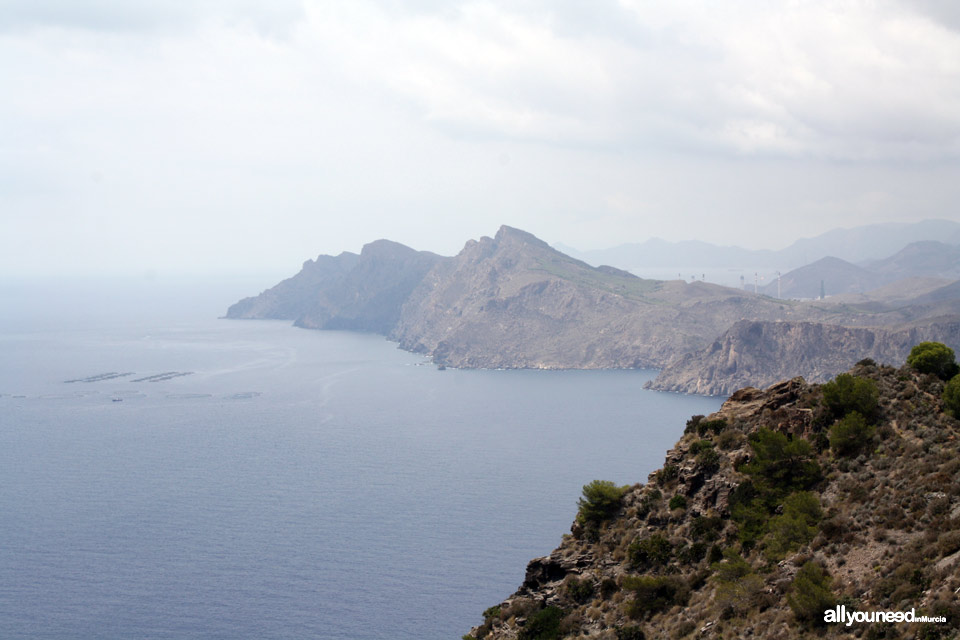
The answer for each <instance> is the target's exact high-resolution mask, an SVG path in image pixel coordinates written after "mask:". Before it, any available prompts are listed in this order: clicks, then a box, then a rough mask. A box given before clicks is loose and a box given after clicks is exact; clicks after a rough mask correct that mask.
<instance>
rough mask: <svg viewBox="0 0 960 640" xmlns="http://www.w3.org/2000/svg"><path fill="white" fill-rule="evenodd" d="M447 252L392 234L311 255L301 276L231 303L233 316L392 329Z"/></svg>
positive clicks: (317, 326) (321, 325) (302, 324)
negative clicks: (352, 249) (355, 247)
mask: <svg viewBox="0 0 960 640" xmlns="http://www.w3.org/2000/svg"><path fill="white" fill-rule="evenodd" d="M443 259H444V258H442V257H441V256H438V255H436V254H434V253H430V252H428V251H415V250H413V249H411V248H409V247H406V246H404V245H402V244H399V243H396V242H391V241H389V240H377V241H376V242H371V243H370V244H368V245H365V246H364V247H363V250H362V251H361V252H360V255H359V256H358V255H356V254H353V253H342V254H340V255H339V256H336V257H332V256H320V257H319V258H317V260H316V261H311V260H308V261H307V262H305V263H304V265H303V269H301V271H300V273H298V274H297V275H296V276H294V277H292V278H290V279H288V280H284V281H283V282H281V283H280V284H278V285H277V286H275V287H273V288H271V289H268V290H266V291H264V292H263V293H261V294H260V295H259V296H256V297H253V298H246V299H244V300H241V301H240V302H238V303H237V304H235V305H233V306H232V307H230V309H229V310H228V311H227V317H228V318H278V319H287V320H294V321H295V322H294V323H295V324H296V325H297V326H299V327H305V328H309V329H350V330H354V331H370V332H375V333H382V334H387V333H388V332H390V330H391V329H393V327H394V325H396V323H397V320H398V319H399V317H400V309H401V308H402V306H403V303H404V302H405V301H406V299H407V297H408V296H409V295H410V293H411V292H412V291H413V290H414V288H416V286H417V285H418V284H420V281H421V280H423V277H424V275H426V274H427V272H428V271H430V269H432V268H433V267H434V266H435V265H436V264H437V263H439V262H441V261H442V260H443Z"/></svg>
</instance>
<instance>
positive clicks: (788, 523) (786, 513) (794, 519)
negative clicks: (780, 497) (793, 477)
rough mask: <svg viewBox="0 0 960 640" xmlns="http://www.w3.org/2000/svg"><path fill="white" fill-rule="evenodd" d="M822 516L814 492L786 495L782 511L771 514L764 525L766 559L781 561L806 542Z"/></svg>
mask: <svg viewBox="0 0 960 640" xmlns="http://www.w3.org/2000/svg"><path fill="white" fill-rule="evenodd" d="M822 517H823V512H822V511H821V510H820V501H819V500H818V499H817V497H816V496H815V495H814V494H812V493H807V492H801V493H795V494H793V495H791V496H789V497H788V498H787V499H786V501H785V502H784V504H783V514H782V515H778V516H774V517H773V518H771V519H770V522H769V523H768V524H767V530H768V531H769V533H768V534H767V536H766V538H765V539H764V555H766V557H767V559H768V560H773V561H776V560H780V559H782V558H783V557H784V556H785V555H786V554H788V553H790V552H792V551H796V550H797V549H799V548H800V547H802V546H803V545H805V544H807V543H808V542H810V541H811V540H813V538H814V536H816V535H817V527H816V525H817V523H818V522H820V519H821V518H822Z"/></svg>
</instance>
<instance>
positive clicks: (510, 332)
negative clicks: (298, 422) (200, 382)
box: [227, 226, 960, 394]
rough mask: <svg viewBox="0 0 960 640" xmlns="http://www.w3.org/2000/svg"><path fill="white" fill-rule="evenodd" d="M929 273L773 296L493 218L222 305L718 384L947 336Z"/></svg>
mask: <svg viewBox="0 0 960 640" xmlns="http://www.w3.org/2000/svg"><path fill="white" fill-rule="evenodd" d="M950 255H951V256H952V255H953V254H950ZM947 258H950V256H947ZM950 259H952V258H950ZM945 260H946V258H945ZM942 262H944V261H943V260H941V261H940V262H937V264H940V263H942ZM944 264H946V263H944ZM951 264H952V263H951ZM941 266H942V265H941ZM942 282H943V281H939V280H937V281H925V284H924V285H923V286H924V288H922V289H916V287H915V286H913V285H911V286H908V287H907V289H912V291H909V292H905V291H903V290H902V289H903V287H900V288H898V289H897V290H896V291H892V292H889V291H888V292H887V293H886V294H885V296H886V297H884V296H879V297H878V296H864V295H846V296H839V297H838V298H837V299H836V300H835V301H830V300H828V301H813V302H797V301H785V300H783V301H781V300H774V299H772V298H769V297H767V296H758V295H754V294H752V293H748V292H744V291H740V290H737V289H731V288H728V287H721V286H718V285H712V284H707V283H704V282H693V283H686V282H684V281H681V280H673V281H660V280H646V279H641V278H638V277H636V276H634V275H632V274H630V273H628V272H626V271H621V270H619V269H615V268H613V267H591V266H590V265H588V264H586V263H584V262H581V261H579V260H576V259H574V258H571V257H569V256H567V255H565V254H563V253H560V252H559V251H556V250H555V249H553V248H551V247H550V246H549V245H547V244H546V243H545V242H542V241H541V240H538V239H537V238H536V237H534V236H533V235H531V234H529V233H526V232H524V231H520V230H519V229H514V228H511V227H506V226H504V227H501V228H500V230H499V231H498V232H497V234H496V236H495V237H493V238H487V237H484V238H481V239H480V240H479V241H474V240H471V241H470V242H468V243H467V244H466V246H465V247H464V248H463V250H462V251H461V252H460V253H459V254H458V255H457V256H455V257H453V258H443V257H440V256H437V255H435V254H432V253H429V252H422V251H414V250H413V249H410V248H409V247H405V246H403V245H400V244H397V243H394V242H389V241H386V240H379V241H377V242H374V243H371V244H369V245H366V246H365V247H364V248H363V251H362V252H361V253H360V254H359V255H357V254H353V253H342V254H340V255H339V256H335V257H334V256H320V257H318V258H317V259H316V260H310V261H307V262H306V263H304V266H303V269H302V270H301V271H300V273H298V274H297V275H296V276H294V277H293V278H290V279H288V280H284V281H283V282H281V283H280V284H278V285H276V286H275V287H273V288H271V289H268V290H267V291H264V292H263V293H261V294H260V295H259V296H256V297H253V298H246V299H244V300H241V301H240V302H238V303H237V304H235V305H233V306H232V307H230V309H229V311H228V312H227V317H228V318H285V319H291V320H293V321H294V323H295V324H296V325H297V326H300V327H306V328H311V329H352V330H358V331H370V332H375V333H381V334H383V335H386V336H389V337H390V338H391V339H393V340H396V341H397V342H399V343H400V346H401V347H403V348H405V349H409V350H411V351H415V352H418V353H424V354H427V355H429V356H430V357H432V358H433V360H434V361H435V362H437V363H438V364H441V365H445V366H453V367H467V368H470V367H485V368H543V369H557V368H575V369H592V368H632V367H653V368H660V367H665V366H666V367H667V369H665V370H664V371H663V373H662V374H661V376H660V377H659V378H658V379H657V381H656V382H655V383H654V388H657V389H666V390H671V391H683V392H687V393H713V394H723V393H729V392H730V391H732V390H733V389H735V388H737V387H739V386H742V385H745V384H750V385H763V384H767V383H769V382H772V381H774V380H777V379H780V378H781V377H783V376H784V375H786V374H788V373H798V374H802V375H805V376H807V377H808V378H809V379H811V380H820V379H823V378H825V377H826V376H829V375H832V374H834V373H837V372H838V371H842V370H843V369H845V368H846V367H848V366H850V364H852V363H853V362H856V361H857V360H859V359H861V358H864V357H875V358H880V359H891V360H898V359H901V358H902V357H903V356H904V354H905V351H904V349H905V348H907V346H908V345H909V344H912V343H913V342H915V341H916V340H917V339H934V340H940V341H944V342H947V343H948V344H951V345H957V346H960V344H958V343H960V340H958V337H957V336H958V334H957V326H958V321H960V291H958V289H957V286H956V283H952V284H949V285H947V286H937V284H938V283H939V284H942ZM743 320H749V321H751V322H752V323H753V324H750V323H747V324H742V323H741V324H737V323H739V322H741V321H743ZM775 323H789V324H775ZM805 323H819V324H817V325H814V324H805ZM836 325H843V326H836ZM921 325H922V326H921ZM878 326H882V327H885V328H883V329H878V328H876V327H878ZM731 327H733V328H731ZM850 327H859V328H856V329H854V328H850ZM889 327H894V330H893V331H891V330H890V329H889ZM725 332H726V333H725ZM718 336H719V337H718ZM685 354H686V355H685ZM678 358H679V360H678Z"/></svg>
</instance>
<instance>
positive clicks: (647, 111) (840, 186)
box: [0, 0, 960, 276]
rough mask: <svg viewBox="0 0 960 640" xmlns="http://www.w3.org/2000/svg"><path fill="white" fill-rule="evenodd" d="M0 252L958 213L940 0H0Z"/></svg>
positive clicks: (751, 227)
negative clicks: (504, 228)
mask: <svg viewBox="0 0 960 640" xmlns="http://www.w3.org/2000/svg"><path fill="white" fill-rule="evenodd" d="M0 87H2V96H3V97H2V98H0V274H3V275H7V276H20V275H23V276H29V275H57V274H63V273H72V274H91V275H97V274H116V275H137V274H187V273H223V274H231V273H263V272H271V273H273V272H293V271H295V270H296V269H297V268H298V266H299V265H300V263H301V262H303V261H304V260H306V259H308V258H311V257H315V256H316V255H318V254H321V253H331V254H336V253H339V252H341V251H343V250H350V251H358V250H359V249H360V247H361V246H362V245H363V244H364V243H366V242H369V241H372V240H375V239H378V238H389V239H392V240H396V241H398V242H403V243H404V244H407V245H409V246H412V247H414V248H417V249H428V250H431V251H435V252H438V253H441V254H445V255H452V254H455V253H456V252H457V251H459V250H460V249H461V248H462V246H463V244H464V242H465V241H466V240H467V239H469V238H477V237H480V236H482V235H493V234H494V233H495V232H496V230H497V228H498V227H499V226H500V225H501V224H508V225H511V226H514V227H519V228H522V229H525V230H527V231H530V232H532V233H534V234H536V235H537V236H539V237H541V238H542V239H544V240H546V241H548V242H551V243H563V244H565V245H568V246H572V247H576V248H578V249H581V250H586V249H598V248H606V247H611V246H615V245H618V244H622V243H625V242H642V241H643V240H646V239H648V238H651V237H660V238H664V239H667V240H674V241H679V240H689V239H700V240H706V241H710V242H714V243H717V244H728V245H729V244H736V245H740V246H744V247H748V248H772V249H777V248H782V247H784V246H787V245H789V244H790V243H791V242H793V241H794V240H796V239H797V238H800V237H810V236H813V235H816V234H819V233H822V232H825V231H827V230H830V229H833V228H837V227H853V226H857V225H862V224H869V223H876V222H910V221H917V220H922V219H927V218H945V219H952V220H960V210H958V208H957V204H956V203H957V202H960V3H955V2H951V1H950V0H942V1H940V2H937V1H934V0H914V1H910V2H908V1H906V0H900V1H894V0H890V1H880V0H878V1H871V0H846V1H843V2H839V1H828V0H810V1H805V0H730V1H729V2H722V3H721V2H713V1H711V0H703V1H699V2H697V1H692V0H663V1H659V0H591V1H589V2H588V1H581V2H574V1H572V0H512V1H509V2H507V1H504V2H497V1H483V2H471V1H466V2H455V1H452V0H446V1H440V0H422V1H419V2H417V1H406V2H401V1H400V0H381V1H368V0H350V2H342V1H340V2H324V1H320V0H304V1H302V2H300V1H294V0H272V1H271V2H262V1H255V0H192V1H190V2H186V1H171V0H163V1H161V0H139V1H136V2H134V1H131V0H0Z"/></svg>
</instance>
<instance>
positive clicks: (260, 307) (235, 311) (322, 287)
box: [226, 251, 360, 320]
mask: <svg viewBox="0 0 960 640" xmlns="http://www.w3.org/2000/svg"><path fill="white" fill-rule="evenodd" d="M359 259H360V256H358V255H357V254H355V253H350V252H349V251H344V252H343V253H341V254H340V255H338V256H325V255H321V256H318V257H317V259H316V260H307V261H306V262H304V263H303V267H302V268H301V269H300V272H299V273H298V274H297V275H295V276H293V277H292V278H287V279H286V280H284V281H282V282H280V283H279V284H276V285H274V286H273V287H270V288H269V289H267V290H266V291H263V292H262V293H260V295H257V296H252V297H250V298H244V299H243V300H240V301H239V302H237V303H235V304H233V305H231V306H230V308H229V309H227V315H226V317H227V318H235V319H240V318H246V319H259V320H265V319H272V320H296V319H297V318H299V317H300V316H301V315H303V314H304V313H305V312H306V311H307V310H308V309H309V308H311V307H312V306H314V305H315V304H316V303H317V300H318V299H321V300H322V299H324V298H325V292H326V291H327V290H328V289H331V288H333V287H335V286H337V284H339V283H340V282H342V281H343V279H344V278H345V277H346V274H347V273H349V272H350V270H351V269H353V268H354V267H355V266H356V264H357V261H358V260H359Z"/></svg>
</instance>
